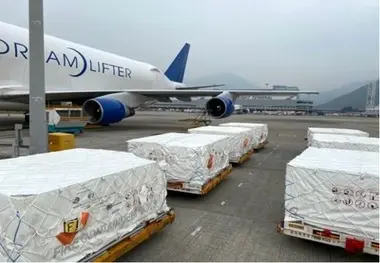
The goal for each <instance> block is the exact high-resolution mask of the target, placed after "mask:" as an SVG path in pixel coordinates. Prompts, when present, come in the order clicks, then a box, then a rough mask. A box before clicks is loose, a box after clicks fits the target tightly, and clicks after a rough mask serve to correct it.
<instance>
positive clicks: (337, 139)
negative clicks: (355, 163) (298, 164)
mask: <svg viewBox="0 0 380 263" xmlns="http://www.w3.org/2000/svg"><path fill="white" fill-rule="evenodd" d="M379 143H380V140H379V138H374V137H358V136H347V135H337V134H324V133H316V134H314V135H313V137H312V139H311V142H310V146H311V147H316V148H334V149H342V150H357V151H365V152H379V145H380V144H379Z"/></svg>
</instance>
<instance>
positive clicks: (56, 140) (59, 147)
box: [48, 132, 75, 152]
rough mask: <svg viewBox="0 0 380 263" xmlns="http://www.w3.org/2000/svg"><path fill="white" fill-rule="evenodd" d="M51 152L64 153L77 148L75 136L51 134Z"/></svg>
mask: <svg viewBox="0 0 380 263" xmlns="http://www.w3.org/2000/svg"><path fill="white" fill-rule="evenodd" d="M48 140H49V141H48V142H49V151H50V152H56V151H63V150H68V149H73V148H75V136H74V135H73V134H70V133H63V132H54V133H49V138H48Z"/></svg>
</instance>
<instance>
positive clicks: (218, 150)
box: [127, 133, 229, 194]
mask: <svg viewBox="0 0 380 263" xmlns="http://www.w3.org/2000/svg"><path fill="white" fill-rule="evenodd" d="M228 143H229V138H228V136H225V135H209V134H189V133H165V134H160V135H155V136H149V137H143V138H137V139H132V140H129V141H127V145H128V146H127V148H128V151H130V152H132V153H134V154H136V155H137V156H139V157H142V158H147V159H151V160H155V161H157V162H158V164H159V165H160V166H161V168H162V169H163V170H164V172H165V174H166V178H167V181H168V183H169V184H168V189H170V185H171V183H178V182H180V183H184V184H185V185H186V187H185V188H184V189H182V190H183V191H190V192H194V193H198V194H200V193H201V190H202V186H203V185H204V184H205V183H207V182H208V181H210V180H211V179H213V178H214V177H215V176H217V175H219V174H220V173H221V172H222V171H223V170H225V169H226V168H227V167H229V149H228ZM171 190H172V189H171Z"/></svg>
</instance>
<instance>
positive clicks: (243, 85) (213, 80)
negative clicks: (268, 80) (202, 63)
mask: <svg viewBox="0 0 380 263" xmlns="http://www.w3.org/2000/svg"><path fill="white" fill-rule="evenodd" d="M186 83H188V84H191V85H207V84H225V85H226V86H225V87H221V88H220V89H223V88H226V89H231V90H232V89H260V87H258V86H257V85H255V84H253V83H251V82H249V81H248V80H246V79H245V78H243V77H240V76H238V75H236V74H233V73H218V74H211V75H206V76H203V77H200V78H196V79H191V80H188V81H186Z"/></svg>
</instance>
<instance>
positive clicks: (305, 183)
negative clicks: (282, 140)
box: [284, 147, 379, 249]
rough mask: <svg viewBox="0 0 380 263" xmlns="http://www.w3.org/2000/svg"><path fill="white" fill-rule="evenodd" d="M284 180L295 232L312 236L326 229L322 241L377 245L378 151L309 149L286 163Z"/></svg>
mask: <svg viewBox="0 0 380 263" xmlns="http://www.w3.org/2000/svg"><path fill="white" fill-rule="evenodd" d="M285 182H286V187H285V219H284V226H285V229H290V230H292V231H290V232H288V233H289V234H290V235H296V236H299V237H301V238H302V237H303V238H308V237H309V239H312V238H314V237H315V235H319V234H318V233H322V237H324V239H321V238H320V239H318V240H317V241H320V242H323V241H324V240H328V238H330V239H331V238H332V240H333V241H331V240H330V241H329V242H328V244H332V245H337V246H343V247H344V246H345V243H344V242H345V240H352V238H354V239H355V240H359V241H360V240H365V242H364V243H365V246H368V249H371V248H370V247H371V242H374V244H376V243H377V246H378V242H379V153H378V152H362V151H352V150H341V149H326V148H322V149H320V148H314V147H309V148H308V149H306V150H305V151H304V152H303V153H302V154H300V155H299V156H297V157H296V158H294V159H293V160H292V161H290V162H289V163H288V164H287V167H286V178H285ZM297 225H298V226H297ZM295 233H298V234H295ZM334 240H335V241H334ZM336 240H338V241H339V240H341V241H340V242H337V241H336ZM352 242H353V241H346V246H351V245H350V244H351V243H352ZM360 243H361V244H362V245H363V244H364V243H362V241H360ZM347 244H348V245H347Z"/></svg>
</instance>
